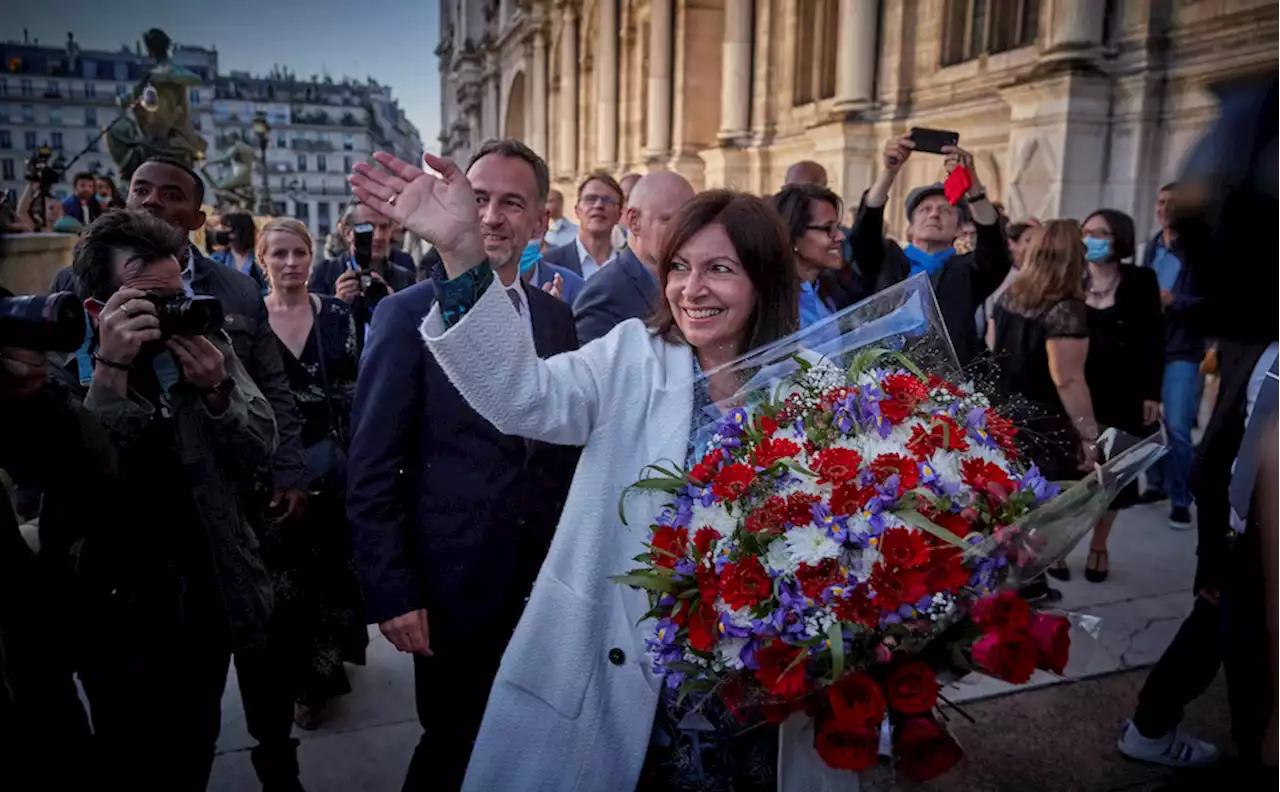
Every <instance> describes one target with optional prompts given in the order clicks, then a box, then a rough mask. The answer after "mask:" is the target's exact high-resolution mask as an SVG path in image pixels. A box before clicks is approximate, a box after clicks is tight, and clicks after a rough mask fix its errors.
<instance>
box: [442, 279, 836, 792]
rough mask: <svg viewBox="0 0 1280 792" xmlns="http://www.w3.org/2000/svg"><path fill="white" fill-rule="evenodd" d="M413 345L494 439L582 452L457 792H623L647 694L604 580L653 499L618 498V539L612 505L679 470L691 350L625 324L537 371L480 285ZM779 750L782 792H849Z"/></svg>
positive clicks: (495, 290) (651, 706)
mask: <svg viewBox="0 0 1280 792" xmlns="http://www.w3.org/2000/svg"><path fill="white" fill-rule="evenodd" d="M422 336H423V339H424V340H425V341H426V344H427V346H428V347H429V348H430V350H431V353H432V354H433V355H434V356H435V358H436V360H437V361H438V362H439V363H440V365H441V367H442V368H443V369H444V371H445V373H447V374H448V375H449V379H450V380H451V381H452V382H453V384H454V386H455V387H457V389H458V391H459V392H460V393H461V394H462V395H463V397H464V398H465V399H466V400H467V402H468V404H470V405H471V407H472V408H473V409H475V410H476V412H478V413H479V414H480V415H482V416H484V417H485V418H486V419H488V420H489V421H490V422H492V423H493V425H494V426H495V427H496V428H497V429H498V430H499V431H501V432H503V433H504V434H510V435H518V436H522V437H528V438H532V439H535V440H542V441H545V442H549V443H558V444H563V445H582V446H585V448H584V449H583V452H582V457H581V460H580V461H579V463H578V469H577V472H576V473H575V475H574V478H573V484H572V486H571V487H570V489H569V496H568V499H567V501H566V502H565V507H564V511H563V513H562V514H561V517H560V523H559V526H558V527H557V529H556V534H555V538H554V540H553V541H552V543H551V547H550V550H549V551H548V553H547V558H546V561H545V562H544V563H543V565H542V570H541V571H540V572H539V574H538V578H537V581H536V583H535V584H534V587H533V592H532V594H531V596H530V598H529V603H528V605H527V606H526V608H525V611H524V615H523V616H522V617H521V619H520V623H519V626H518V627H517V628H516V631H515V634H514V635H513V636H512V639H511V643H510V644H509V645H508V647H507V651H506V653H505V654H504V655H503V657H502V664H501V666H500V668H499V670H498V675H497V678H496V679H495V681H494V684H493V688H492V690H491V692H490V694H489V702H488V705H487V707H486V709H485V714H484V720H483V722H482V724H481V726H480V734H479V737H478V738H477V740H476V744H475V749H474V751H473V752H472V754H471V761H470V764H469V765H468V766H467V777H466V781H465V783H464V785H463V790H464V792H603V791H604V790H610V792H613V791H615V790H618V791H625V790H632V789H634V788H635V785H636V782H637V780H638V778H639V775H640V769H641V767H642V765H643V764H644V758H645V753H646V752H647V750H648V747H649V735H650V731H651V729H652V726H653V716H654V711H655V707H656V706H657V703H658V693H659V689H660V686H661V680H660V679H659V678H657V677H655V676H654V674H653V673H652V660H651V659H650V658H649V656H648V655H647V654H646V653H645V650H644V640H645V638H646V637H647V636H648V635H649V633H650V630H651V628H652V624H651V623H649V622H645V623H643V624H639V620H640V618H641V616H643V615H644V613H645V612H646V611H647V610H648V600H647V598H646V596H645V594H644V593H643V592H640V591H637V590H635V589H631V588H627V587H624V586H620V585H618V584H616V583H613V582H612V581H610V580H609V576H610V575H615V574H619V573H622V572H625V571H626V570H628V569H630V568H632V567H634V566H635V564H636V562H635V561H634V560H633V559H634V556H636V555H638V554H640V553H642V552H644V549H645V548H644V544H645V541H646V540H647V538H648V527H649V525H650V524H651V523H652V521H653V518H654V517H655V516H656V515H657V514H658V511H659V510H660V508H661V505H662V502H663V499H664V496H663V495H662V494H661V493H650V492H645V493H636V494H632V495H631V496H629V497H628V498H627V500H626V501H625V510H626V515H627V525H623V524H622V521H621V519H620V518H619V516H618V500H619V497H620V496H621V494H622V491H623V490H624V489H625V488H626V487H627V485H629V484H631V483H633V482H635V481H636V480H637V479H638V478H640V476H641V473H642V471H643V469H644V467H645V466H646V465H649V464H651V463H654V462H658V461H659V460H667V461H671V462H675V463H676V464H679V465H682V466H683V464H684V461H685V453H686V447H687V441H688V435H689V424H690V412H691V410H692V394H693V388H692V381H693V359H692V353H691V350H690V349H689V347H687V346H684V345H677V344H670V343H667V342H666V341H663V340H662V339H660V338H658V337H656V336H654V335H653V334H652V333H651V332H650V331H649V330H648V329H647V328H646V327H645V326H644V325H643V324H642V323H641V322H640V321H639V320H637V319H631V320H628V321H626V322H623V323H622V324H620V325H618V326H617V327H616V328H614V329H613V331H612V332H610V333H609V334H607V335H605V336H604V337H603V338H599V339H597V340H595V341H593V342H591V343H590V344H587V345H586V346H584V347H583V348H582V349H580V350H578V351H576V352H567V353H564V354H560V355H556V356H555V357H552V358H549V359H546V360H541V359H539V358H538V356H537V354H536V353H535V351H534V348H533V341H532V339H531V338H530V337H529V334H528V333H527V332H526V331H525V329H524V325H523V323H522V322H521V321H520V319H519V317H518V315H517V314H516V311H515V309H514V308H513V307H512V304H511V302H510V301H509V300H508V299H507V298H506V296H505V295H504V294H503V293H502V288H501V285H500V284H499V283H498V281H497V279H496V278H495V279H494V283H493V285H492V286H490V288H489V289H488V290H487V291H486V292H485V294H484V295H483V296H482V297H481V298H480V299H479V300H478V301H477V302H476V304H475V305H474V306H473V307H472V308H471V310H470V311H468V312H467V313H466V315H465V316H464V317H463V318H462V319H461V320H460V321H459V322H458V323H457V324H455V325H454V326H453V327H452V328H449V329H447V330H446V329H445V326H444V321H443V318H442V316H441V313H440V308H439V306H436V307H434V308H433V309H432V311H431V313H430V314H428V316H427V317H426V318H425V319H424V320H423V323H422ZM444 716H445V717H447V714H444ZM797 724H800V722H799V721H797ZM793 728H803V726H802V725H799V726H797V727H793V725H792V724H790V723H789V724H788V726H787V728H786V729H784V732H787V731H791V730H792V729H793ZM810 728H811V727H810ZM780 742H781V743H782V750H781V756H780V771H781V772H780V775H782V774H787V778H786V779H782V778H780V782H779V789H780V790H783V792H789V790H793V789H806V790H818V789H832V790H834V789H843V790H847V789H851V788H852V789H856V788H857V781H856V778H855V777H854V775H853V774H852V773H839V774H834V772H833V771H828V770H827V768H826V767H825V766H823V765H822V763H821V760H819V759H818V758H817V754H816V753H815V752H814V751H813V748H812V732H808V739H803V738H802V739H798V740H797V739H795V734H794V732H793V731H792V733H790V734H786V735H785V736H784V738H783V739H782V740H781V741H780ZM788 746H790V748H789V747H788ZM806 746H807V749H806ZM806 754H807V755H806ZM815 762H816V765H815V764H814V763H815ZM824 771H826V772H824ZM828 781H829V782H834V783H835V784H836V785H832V783H827V782H828Z"/></svg>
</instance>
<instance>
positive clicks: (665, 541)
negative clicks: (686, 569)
mask: <svg viewBox="0 0 1280 792" xmlns="http://www.w3.org/2000/svg"><path fill="white" fill-rule="evenodd" d="M649 544H650V545H651V546H652V547H653V552H651V553H649V557H650V558H651V559H653V563H654V565H655V566H660V567H666V568H667V569H671V568H672V567H674V566H675V565H676V561H677V560H679V559H680V558H683V557H684V553H685V551H686V550H687V549H688V548H689V531H688V530H687V529H685V528H672V527H671V526H670V525H663V526H661V527H659V528H658V530H656V531H654V532H653V539H652V540H651V541H650V542H649Z"/></svg>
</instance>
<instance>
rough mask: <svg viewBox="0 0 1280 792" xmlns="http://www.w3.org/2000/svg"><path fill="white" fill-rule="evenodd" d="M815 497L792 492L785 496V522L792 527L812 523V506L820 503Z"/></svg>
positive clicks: (819, 499)
mask: <svg viewBox="0 0 1280 792" xmlns="http://www.w3.org/2000/svg"><path fill="white" fill-rule="evenodd" d="M821 500H822V498H819V497H818V496H817V495H810V494H808V493H805V492H793V493H791V494H790V495H788V496H787V516H786V521H787V522H789V523H791V524H792V525H808V524H809V523H811V522H813V504H815V503H818V502H819V501H821Z"/></svg>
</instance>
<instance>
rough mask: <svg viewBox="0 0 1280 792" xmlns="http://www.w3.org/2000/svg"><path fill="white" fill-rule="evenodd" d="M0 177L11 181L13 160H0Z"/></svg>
mask: <svg viewBox="0 0 1280 792" xmlns="http://www.w3.org/2000/svg"><path fill="white" fill-rule="evenodd" d="M0 178H3V179H4V180H5V181H13V160H11V159H7V160H0Z"/></svg>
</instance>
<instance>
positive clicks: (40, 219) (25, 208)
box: [15, 180, 62, 234]
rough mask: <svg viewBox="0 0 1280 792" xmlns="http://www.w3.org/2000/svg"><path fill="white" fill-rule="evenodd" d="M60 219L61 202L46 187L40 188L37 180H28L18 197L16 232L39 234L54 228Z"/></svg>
mask: <svg viewBox="0 0 1280 792" xmlns="http://www.w3.org/2000/svg"><path fill="white" fill-rule="evenodd" d="M61 219H62V204H60V203H58V199H57V198H55V197H54V196H53V194H52V193H50V192H49V191H48V190H47V189H42V188H41V186H40V183H39V182H37V181H30V180H28V181H27V183H26V186H25V187H23V188H22V195H21V196H20V197H19V198H18V213H17V217H16V218H15V222H16V226H17V229H18V233H24V234H39V233H45V232H50V231H53V230H54V228H53V227H54V225H56V224H57V222H58V221H59V220H61Z"/></svg>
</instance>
